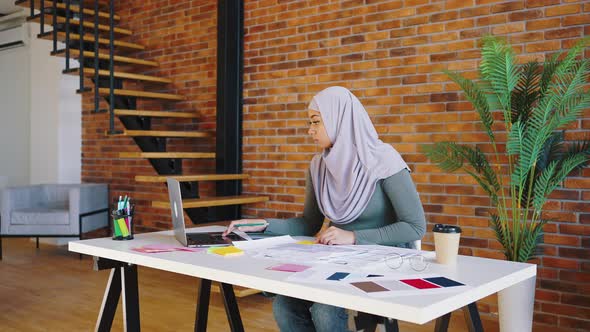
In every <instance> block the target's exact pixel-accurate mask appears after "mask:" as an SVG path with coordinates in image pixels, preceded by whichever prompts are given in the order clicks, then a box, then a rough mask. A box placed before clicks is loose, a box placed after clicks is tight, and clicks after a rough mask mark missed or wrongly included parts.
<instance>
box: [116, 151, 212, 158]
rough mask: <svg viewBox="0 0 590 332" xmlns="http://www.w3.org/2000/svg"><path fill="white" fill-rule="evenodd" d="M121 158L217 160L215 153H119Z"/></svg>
mask: <svg viewBox="0 0 590 332" xmlns="http://www.w3.org/2000/svg"><path fill="white" fill-rule="evenodd" d="M119 158H124V159H163V158H171V159H174V158H186V159H211V158H215V153H214V152H119Z"/></svg>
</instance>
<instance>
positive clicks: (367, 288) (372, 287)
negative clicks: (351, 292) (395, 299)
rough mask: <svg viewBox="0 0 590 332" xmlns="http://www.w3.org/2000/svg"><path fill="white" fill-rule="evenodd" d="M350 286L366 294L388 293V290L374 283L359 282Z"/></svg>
mask: <svg viewBox="0 0 590 332" xmlns="http://www.w3.org/2000/svg"><path fill="white" fill-rule="evenodd" d="M350 284H351V285H353V286H354V287H356V288H358V289H360V290H362V291H364V292H366V293H375V292H388V291H389V289H387V288H385V287H383V286H381V285H379V284H377V283H374V282H372V281H361V282H351V283H350Z"/></svg>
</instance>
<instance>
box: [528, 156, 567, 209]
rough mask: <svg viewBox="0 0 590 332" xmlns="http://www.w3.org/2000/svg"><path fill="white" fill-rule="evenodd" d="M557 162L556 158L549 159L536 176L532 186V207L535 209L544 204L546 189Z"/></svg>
mask: <svg viewBox="0 0 590 332" xmlns="http://www.w3.org/2000/svg"><path fill="white" fill-rule="evenodd" d="M558 163H559V161H557V160H553V161H551V163H549V165H548V166H547V167H546V168H545V170H543V171H542V172H541V174H540V175H539V176H538V177H537V178H536V181H535V186H534V188H533V193H534V195H533V208H534V209H535V211H541V209H542V208H543V205H545V202H546V201H547V191H548V188H549V187H550V186H551V179H552V178H553V176H554V174H555V170H556V169H557V164H558ZM527 203H528V202H527ZM527 205H528V204H527Z"/></svg>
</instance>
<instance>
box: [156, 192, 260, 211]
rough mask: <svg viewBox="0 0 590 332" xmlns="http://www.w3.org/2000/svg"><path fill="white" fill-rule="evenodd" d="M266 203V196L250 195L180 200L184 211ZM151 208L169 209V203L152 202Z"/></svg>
mask: <svg viewBox="0 0 590 332" xmlns="http://www.w3.org/2000/svg"><path fill="white" fill-rule="evenodd" d="M266 201H268V196H252V195H238V196H219V197H206V198H188V199H183V200H182V206H183V207H184V208H185V209H189V208H200V207H210V206H224V205H236V204H248V203H258V202H266ZM152 206H153V207H158V208H170V202H169V201H168V202H164V201H155V202H152Z"/></svg>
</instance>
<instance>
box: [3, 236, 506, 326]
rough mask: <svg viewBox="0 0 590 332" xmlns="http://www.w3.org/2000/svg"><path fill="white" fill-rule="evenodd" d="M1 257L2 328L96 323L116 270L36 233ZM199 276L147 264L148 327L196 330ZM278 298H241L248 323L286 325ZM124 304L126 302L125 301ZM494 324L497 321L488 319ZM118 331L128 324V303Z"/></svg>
mask: <svg viewBox="0 0 590 332" xmlns="http://www.w3.org/2000/svg"><path fill="white" fill-rule="evenodd" d="M2 242H3V251H4V258H3V260H2V261H0V299H1V301H0V330H2V331H6V332H7V331H27V332H28V331H31V332H34V331H92V330H94V324H95V320H96V317H97V314H98V309H99V306H100V304H101V301H102V296H103V293H104V287H105V284H106V281H107V278H108V273H109V272H108V271H98V272H96V271H93V270H92V259H91V258H90V257H84V258H83V259H82V260H80V259H78V255H77V254H73V253H69V252H68V251H67V247H65V246H62V247H56V246H53V245H48V244H43V243H41V245H40V249H36V248H35V243H34V242H31V241H30V240H28V239H20V238H8V239H7V238H5V239H2ZM197 286H198V279H195V278H191V277H186V276H182V275H178V274H173V273H169V272H162V271H157V270H152V269H147V268H141V267H140V268H139V296H140V315H141V328H142V330H143V331H192V330H193V329H194V318H195V303H196V297H197ZM271 302H272V300H271V299H270V298H266V297H264V296H262V295H252V296H248V297H245V298H241V299H238V303H239V307H240V312H241V314H242V318H243V321H244V328H245V330H246V331H263V332H264V331H278V328H277V325H276V323H275V322H274V319H273V316H272V304H271ZM211 303H212V306H211V307H210V310H209V326H208V327H209V331H229V325H228V324H227V320H226V318H225V311H224V308H223V303H222V302H221V299H220V297H219V295H218V294H215V293H213V294H212V298H211ZM119 308H120V305H119ZM484 327H485V329H486V331H497V330H498V327H497V323H496V322H493V321H484ZM112 330H113V331H123V326H122V314H121V310H118V311H117V315H116V316H115V322H114V323H113V329H112ZM400 330H401V331H408V332H409V331H416V332H426V331H433V330H434V322H431V323H429V324H425V325H422V326H420V325H413V324H407V323H401V324H400ZM449 331H461V332H462V331H467V330H466V328H465V324H464V322H463V316H462V314H461V312H456V313H454V314H453V318H452V320H451V325H450V328H449Z"/></svg>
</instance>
